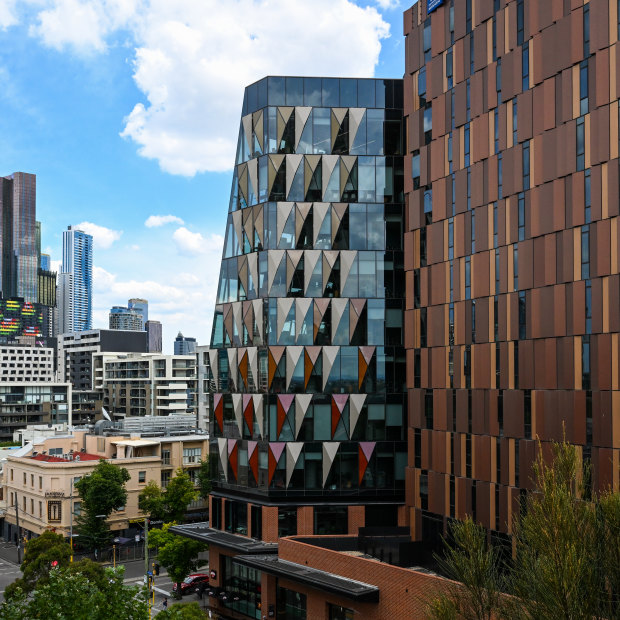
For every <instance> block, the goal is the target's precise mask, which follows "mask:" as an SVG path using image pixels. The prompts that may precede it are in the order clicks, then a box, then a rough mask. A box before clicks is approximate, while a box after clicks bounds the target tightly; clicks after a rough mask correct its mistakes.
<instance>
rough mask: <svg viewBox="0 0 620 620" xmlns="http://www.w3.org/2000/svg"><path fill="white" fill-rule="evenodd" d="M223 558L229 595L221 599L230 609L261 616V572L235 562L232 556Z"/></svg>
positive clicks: (223, 572) (224, 580) (225, 582)
mask: <svg viewBox="0 0 620 620" xmlns="http://www.w3.org/2000/svg"><path fill="white" fill-rule="evenodd" d="M223 560H224V561H223V564H222V565H221V566H222V583H223V584H224V589H225V592H226V595H227V596H226V599H225V600H224V599H220V600H221V601H222V603H223V604H224V605H225V606H226V607H228V608H229V609H234V610H235V611H238V612H240V613H242V614H244V615H245V616H249V617H250V618H260V617H261V580H262V575H261V572H260V571H259V570H256V569H255V568H249V567H247V566H243V565H241V564H239V563H237V562H235V560H234V558H232V557H231V556H224V558H223Z"/></svg>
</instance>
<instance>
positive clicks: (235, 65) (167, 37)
mask: <svg viewBox="0 0 620 620" xmlns="http://www.w3.org/2000/svg"><path fill="white" fill-rule="evenodd" d="M1 1H2V0H0V2H1ZM22 1H23V2H25V1H26V0H22ZM28 1H30V2H32V1H34V0H28ZM395 1H396V0H377V2H378V3H379V5H380V6H381V7H383V8H385V7H386V6H388V5H390V6H391V5H393V4H394V2H395ZM36 2H37V3H39V2H40V3H42V5H43V6H42V8H39V9H37V10H38V13H36V18H35V21H36V23H34V24H32V25H31V27H30V32H31V34H32V35H33V36H36V37H39V38H40V39H41V40H42V42H43V43H44V44H45V45H47V46H49V47H53V48H55V49H64V48H69V49H71V50H73V51H75V52H77V53H80V54H89V53H94V52H103V51H105V50H106V48H107V45H108V41H109V40H110V39H111V38H112V37H113V36H114V35H115V34H117V33H118V32H120V31H123V32H127V33H128V34H129V35H130V37H131V40H132V41H133V45H134V46H135V58H134V65H133V66H134V76H133V77H134V80H135V83H136V85H137V87H138V88H139V89H140V91H141V92H142V93H143V94H144V101H141V102H136V103H135V105H134V106H133V109H132V110H128V114H127V117H126V118H125V121H124V122H125V127H124V130H123V131H122V133H121V135H122V136H123V137H125V138H127V139H130V140H133V141H134V142H135V143H136V144H137V145H138V151H139V153H140V154H141V155H142V156H144V157H146V158H149V159H154V160H157V161H158V163H159V165H160V167H161V168H162V169H163V170H165V171H166V172H170V173H172V174H180V175H184V176H193V175H195V174H196V173H198V172H204V171H225V170H229V169H231V168H232V166H233V164H234V161H233V160H234V156H235V148H236V142H237V131H238V127H239V112H240V110H241V105H242V101H243V88H244V86H246V85H248V84H251V83H252V82H255V81H256V80H258V79H260V78H262V77H264V76H265V75H278V74H280V75H286V74H289V75H326V76H334V75H344V76H350V77H370V76H372V75H373V73H374V69H375V66H376V65H377V62H378V59H379V52H380V50H381V40H382V39H384V38H386V37H388V36H389V25H388V24H387V23H386V22H385V21H384V20H383V19H382V17H381V15H380V14H379V12H378V11H377V9H376V8H375V7H360V6H358V5H356V4H355V3H354V2H353V0H313V1H312V2H307V1H305V0H227V1H226V2H222V1H221V0H175V2H170V0H36Z"/></svg>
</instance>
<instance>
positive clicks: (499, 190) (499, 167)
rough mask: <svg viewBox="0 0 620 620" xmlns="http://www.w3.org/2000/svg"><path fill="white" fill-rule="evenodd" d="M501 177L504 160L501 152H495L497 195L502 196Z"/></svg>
mask: <svg viewBox="0 0 620 620" xmlns="http://www.w3.org/2000/svg"><path fill="white" fill-rule="evenodd" d="M503 177H504V160H503V158H502V154H501V153H498V154H497V197H498V198H500V199H501V198H503V197H504V188H503Z"/></svg>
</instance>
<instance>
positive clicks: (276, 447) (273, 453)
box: [268, 441, 286, 484]
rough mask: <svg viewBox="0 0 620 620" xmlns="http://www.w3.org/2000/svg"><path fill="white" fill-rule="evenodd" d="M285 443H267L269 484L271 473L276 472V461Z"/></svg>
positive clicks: (269, 482)
mask: <svg viewBox="0 0 620 620" xmlns="http://www.w3.org/2000/svg"><path fill="white" fill-rule="evenodd" d="M285 445H286V444H285V443H284V442H283V441H282V442H273V443H270V444H269V481H268V484H271V480H272V478H273V474H275V472H276V467H277V466H278V461H279V460H280V456H282V451H283V450H284V446H285Z"/></svg>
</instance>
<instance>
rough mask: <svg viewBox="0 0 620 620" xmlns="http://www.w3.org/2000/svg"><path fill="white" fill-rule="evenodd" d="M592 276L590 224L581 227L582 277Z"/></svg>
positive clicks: (583, 278)
mask: <svg viewBox="0 0 620 620" xmlns="http://www.w3.org/2000/svg"><path fill="white" fill-rule="evenodd" d="M589 277H590V226H589V225H587V224H586V225H585V226H582V227H581V279H582V280H587V279H588V278H589Z"/></svg>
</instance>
